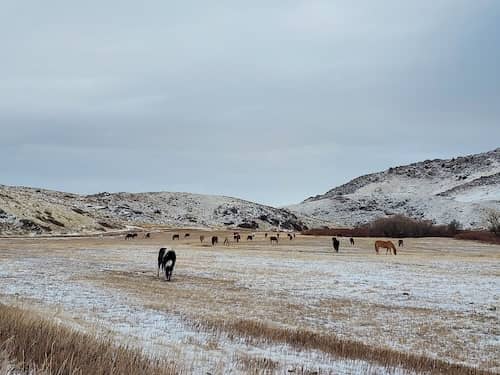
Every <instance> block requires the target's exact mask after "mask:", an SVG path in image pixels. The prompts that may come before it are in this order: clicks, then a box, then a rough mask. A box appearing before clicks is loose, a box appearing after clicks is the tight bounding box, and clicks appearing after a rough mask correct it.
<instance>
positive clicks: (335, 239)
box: [332, 237, 340, 253]
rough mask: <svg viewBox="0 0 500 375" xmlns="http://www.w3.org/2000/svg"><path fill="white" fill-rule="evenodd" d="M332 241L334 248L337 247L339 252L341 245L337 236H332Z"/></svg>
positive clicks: (336, 249) (336, 250)
mask: <svg viewBox="0 0 500 375" xmlns="http://www.w3.org/2000/svg"><path fill="white" fill-rule="evenodd" d="M332 243H333V248H334V249H335V252H336V253H338V252H339V247H340V241H339V240H337V238H336V237H332Z"/></svg>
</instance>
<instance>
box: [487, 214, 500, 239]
mask: <svg viewBox="0 0 500 375" xmlns="http://www.w3.org/2000/svg"><path fill="white" fill-rule="evenodd" d="M486 223H487V224H488V229H489V230H490V232H493V233H495V234H496V235H497V236H500V211H498V210H490V211H488V213H487V214H486Z"/></svg>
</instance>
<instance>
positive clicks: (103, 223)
mask: <svg viewBox="0 0 500 375" xmlns="http://www.w3.org/2000/svg"><path fill="white" fill-rule="evenodd" d="M142 224H162V225H167V226H172V227H179V226H181V227H198V228H208V227H222V228H243V227H248V228H255V229H257V228H258V229H273V228H276V227H278V226H280V227H281V228H282V229H289V230H297V231H298V230H302V229H304V228H306V227H307V226H317V225H320V224H321V222H320V221H318V220H316V219H308V218H304V217H301V218H299V217H297V215H296V214H294V213H291V212H290V211H288V210H286V209H278V208H273V207H269V206H264V205H261V204H257V203H253V202H249V201H245V200H241V199H236V198H230V197H223V196H212V195H200V194H189V193H169V192H160V193H137V194H134V193H113V194H111V193H100V194H95V195H87V196H84V195H77V194H70V193H64V192H57V191H51V190H43V189H34V188H26V187H9V186H3V185H0V233H4V234H17V233H39V234H40V233H82V232H98V231H106V230H116V229H123V228H125V227H126V226H127V225H142Z"/></svg>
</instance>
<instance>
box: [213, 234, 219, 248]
mask: <svg viewBox="0 0 500 375" xmlns="http://www.w3.org/2000/svg"><path fill="white" fill-rule="evenodd" d="M218 243H219V237H217V236H212V246H215V245H217V244H218Z"/></svg>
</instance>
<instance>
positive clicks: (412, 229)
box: [303, 215, 460, 238]
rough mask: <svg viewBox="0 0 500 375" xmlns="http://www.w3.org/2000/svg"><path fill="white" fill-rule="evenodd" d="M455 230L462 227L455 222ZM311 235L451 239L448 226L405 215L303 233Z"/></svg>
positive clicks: (451, 233)
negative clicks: (352, 225) (357, 225)
mask: <svg viewBox="0 0 500 375" xmlns="http://www.w3.org/2000/svg"><path fill="white" fill-rule="evenodd" d="M452 223H453V226H454V227H453V228H455V227H456V228H457V230H458V226H459V225H460V223H458V221H454V222H452ZM303 234H310V235H328V236H339V235H342V236H353V237H395V238H398V237H451V236H453V235H454V234H455V233H453V232H450V226H449V225H448V226H447V225H435V224H433V223H432V222H431V221H429V220H416V219H412V218H409V217H406V216H403V215H394V216H391V217H384V218H379V219H375V220H374V221H372V222H371V223H368V224H366V225H362V226H359V227H356V228H353V229H348V228H341V229H338V228H337V229H335V228H326V229H325V228H321V229H312V230H308V231H305V232H303Z"/></svg>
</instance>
